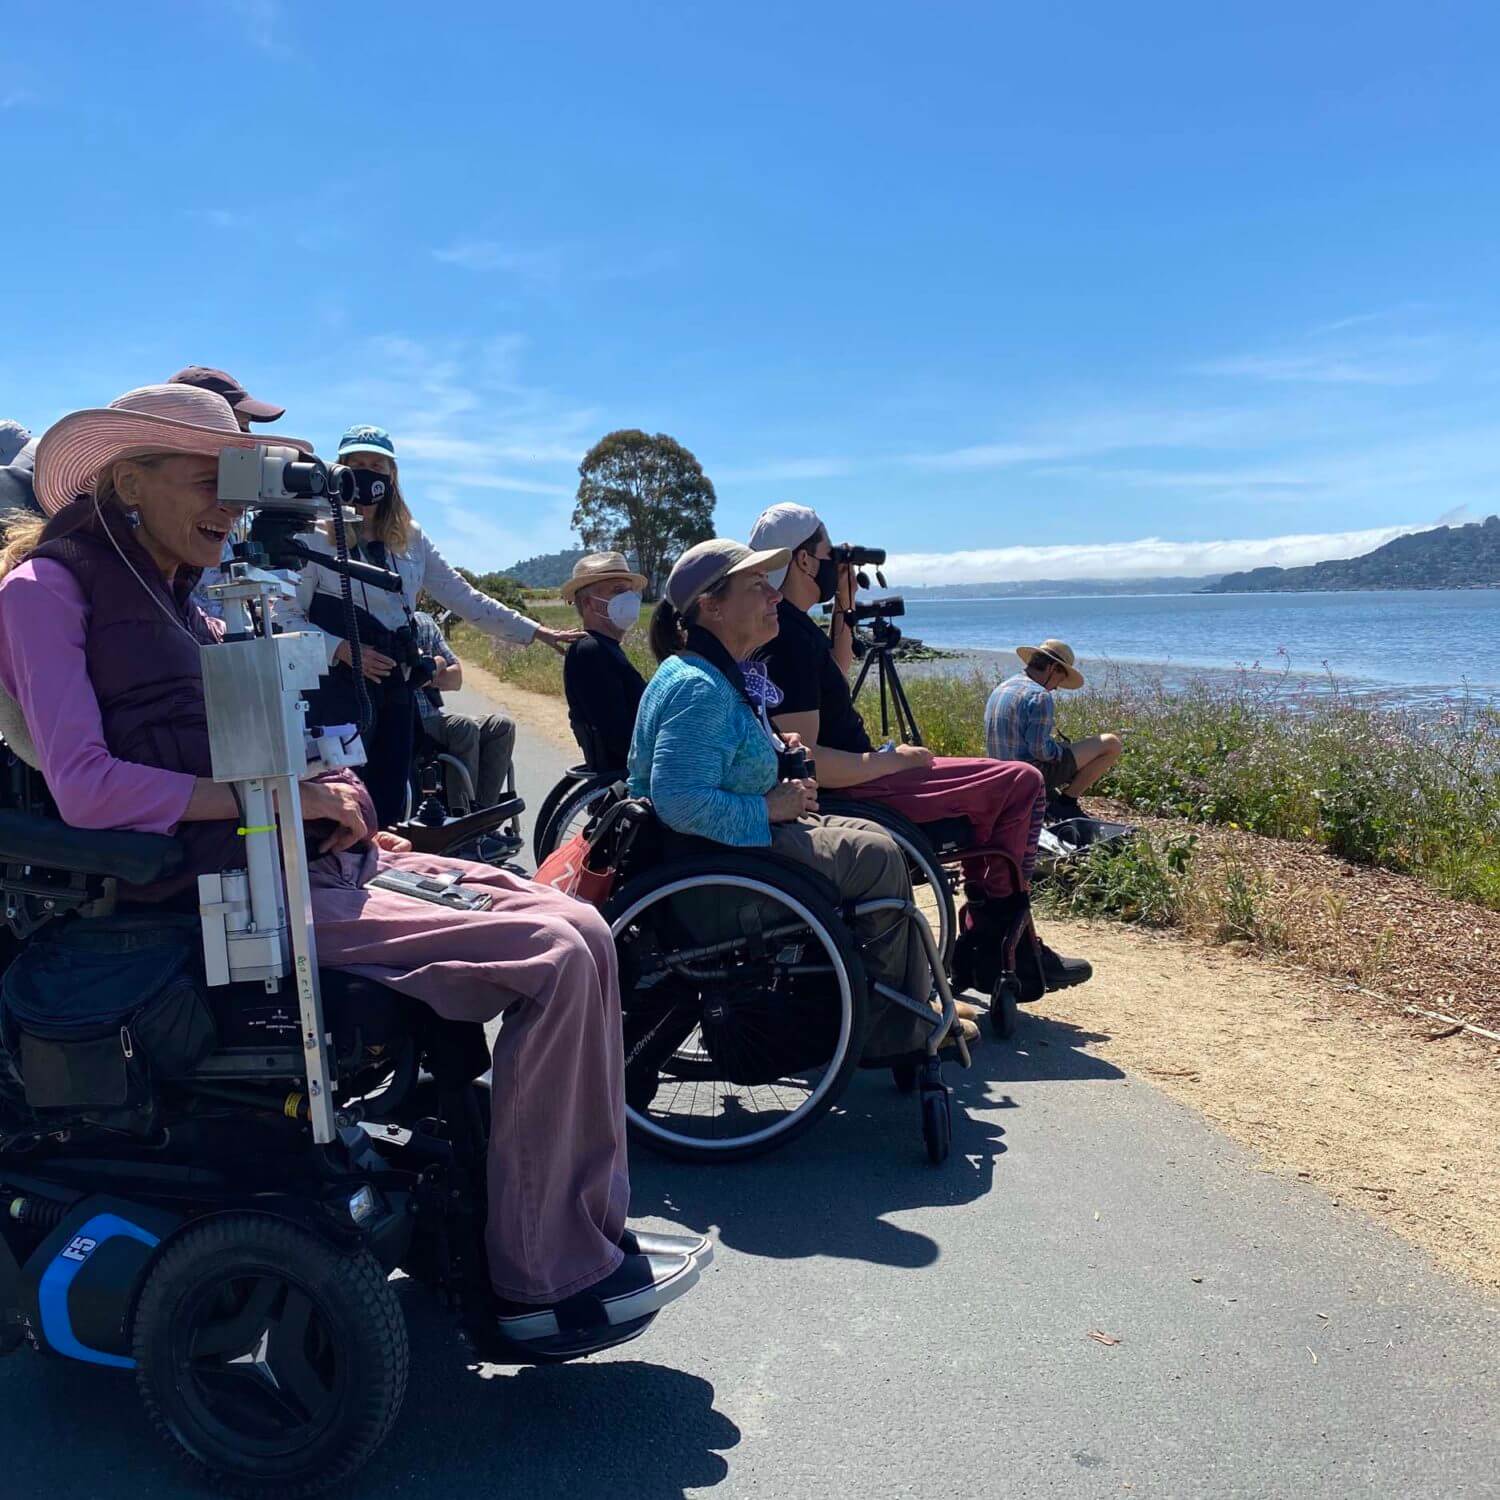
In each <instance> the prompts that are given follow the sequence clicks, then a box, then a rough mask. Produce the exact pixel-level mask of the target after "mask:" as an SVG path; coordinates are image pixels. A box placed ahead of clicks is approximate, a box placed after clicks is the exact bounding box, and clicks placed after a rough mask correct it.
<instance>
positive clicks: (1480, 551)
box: [1202, 516, 1500, 594]
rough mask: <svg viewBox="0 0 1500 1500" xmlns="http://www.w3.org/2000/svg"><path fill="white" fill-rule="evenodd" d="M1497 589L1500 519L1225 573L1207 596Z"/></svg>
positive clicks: (1208, 589) (1449, 527)
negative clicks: (1325, 558)
mask: <svg viewBox="0 0 1500 1500" xmlns="http://www.w3.org/2000/svg"><path fill="white" fill-rule="evenodd" d="M1476 588H1490V589H1493V588H1500V516H1491V517H1490V518H1489V519H1488V520H1486V521H1475V522H1473V523H1472V524H1470V525H1468V526H1437V527H1434V528H1433V529H1432V530H1431V531H1416V532H1413V533H1412V534H1411V535H1410V536H1398V537H1397V538H1396V539H1395V540H1394V541H1390V542H1387V543H1386V544H1385V546H1383V547H1377V548H1376V549H1375V550H1374V551H1373V552H1367V553H1365V555H1364V556H1363V557H1348V558H1342V559H1339V560H1336V561H1333V562H1320V563H1313V564H1311V565H1310V566H1308V567H1305V568H1252V569H1251V570H1250V571H1249V572H1248V573H1228V574H1226V575H1225V576H1224V577H1223V578H1221V579H1220V580H1219V581H1218V582H1217V583H1216V584H1214V585H1213V586H1212V587H1211V588H1206V589H1204V590H1203V591H1202V592H1204V593H1205V594H1258V593H1267V592H1276V593H1308V592H1313V591H1321V590H1326V589H1476Z"/></svg>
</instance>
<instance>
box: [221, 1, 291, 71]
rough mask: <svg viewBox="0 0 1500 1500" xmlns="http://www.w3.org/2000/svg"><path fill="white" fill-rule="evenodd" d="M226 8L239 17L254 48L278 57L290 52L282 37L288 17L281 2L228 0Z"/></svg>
mask: <svg viewBox="0 0 1500 1500" xmlns="http://www.w3.org/2000/svg"><path fill="white" fill-rule="evenodd" d="M226 8H227V9H228V11H229V13H230V14H231V15H233V16H236V17H238V19H239V22H240V25H241V26H242V28H243V29H244V33H245V36H246V38H247V40H248V41H249V42H250V44H251V45H252V46H253V47H257V48H259V49H260V51H262V52H270V53H272V54H274V55H275V56H278V57H280V56H284V55H285V54H286V53H287V52H288V51H289V50H290V47H289V44H288V43H287V42H286V41H285V40H284V39H283V35H282V30H283V26H284V24H285V21H286V15H285V12H284V11H283V9H282V5H281V0H228V4H227V7H226Z"/></svg>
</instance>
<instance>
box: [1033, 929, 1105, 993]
mask: <svg viewBox="0 0 1500 1500" xmlns="http://www.w3.org/2000/svg"><path fill="white" fill-rule="evenodd" d="M1037 946H1038V947H1039V948H1040V949H1041V950H1042V977H1043V978H1044V979H1045V980H1046V982H1047V988H1048V989H1049V990H1066V989H1070V988H1071V987H1072V986H1073V985H1075V984H1087V983H1088V982H1089V980H1090V979H1092V978H1093V977H1094V966H1093V965H1092V964H1091V963H1090V962H1089V961H1088V959H1086V958H1064V957H1063V956H1062V955H1061V954H1060V953H1054V952H1053V951H1052V950H1051V949H1050V948H1049V947H1048V946H1047V945H1046V944H1045V943H1043V942H1040V941H1039V942H1038V944H1037Z"/></svg>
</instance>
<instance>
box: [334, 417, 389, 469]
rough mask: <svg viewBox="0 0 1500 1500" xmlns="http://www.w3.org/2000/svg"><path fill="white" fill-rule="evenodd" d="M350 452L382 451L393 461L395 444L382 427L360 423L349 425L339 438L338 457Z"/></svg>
mask: <svg viewBox="0 0 1500 1500" xmlns="http://www.w3.org/2000/svg"><path fill="white" fill-rule="evenodd" d="M350 453H383V454H385V456H386V457H387V458H389V459H391V460H393V461H394V459H395V457H396V445H395V444H394V443H393V442H392V441H391V435H390V433H388V432H387V431H386V430H385V428H384V427H370V426H367V425H361V426H358V427H351V428H350V429H349V430H348V432H346V433H345V434H344V435H343V437H341V438H340V439H339V457H340V458H344V457H345V456H346V455H348V454H350Z"/></svg>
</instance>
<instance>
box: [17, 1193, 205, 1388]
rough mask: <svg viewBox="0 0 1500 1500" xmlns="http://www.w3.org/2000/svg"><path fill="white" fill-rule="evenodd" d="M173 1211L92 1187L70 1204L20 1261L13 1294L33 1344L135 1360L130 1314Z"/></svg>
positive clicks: (90, 1358) (174, 1224)
mask: <svg viewBox="0 0 1500 1500" xmlns="http://www.w3.org/2000/svg"><path fill="white" fill-rule="evenodd" d="M182 1222H183V1221H182V1218H181V1216H180V1215H178V1214H173V1213H168V1212H166V1211H165V1210H163V1209H157V1208H147V1207H145V1206H144V1205H142V1204H138V1203H129V1202H126V1201H124V1200H122V1199H118V1198H110V1197H106V1196H104V1195H103V1194H96V1195H93V1196H90V1197H88V1198H85V1199H84V1200H83V1201H82V1202H81V1203H78V1204H76V1205H75V1206H74V1207H72V1208H70V1209H69V1210H68V1212H67V1214H66V1215H65V1216H64V1218H63V1220H62V1222H61V1223H60V1224H59V1225H58V1226H57V1227H56V1228H55V1229H54V1230H53V1231H52V1232H51V1233H50V1234H49V1235H48V1236H47V1237H46V1239H44V1240H43V1241H42V1243H41V1244H40V1245H38V1246H37V1247H36V1249H35V1250H34V1251H32V1253H31V1254H30V1255H29V1256H28V1257H27V1258H26V1260H25V1262H24V1263H23V1265H22V1266H21V1274H20V1278H19V1281H20V1285H19V1286H18V1288H17V1299H16V1300H17V1302H18V1303H19V1305H20V1310H21V1315H22V1317H23V1318H24V1319H25V1323H26V1328H27V1331H28V1333H29V1334H30V1336H31V1338H32V1340H33V1341H34V1342H35V1344H36V1346H37V1347H38V1348H39V1349H42V1350H44V1351H46V1352H48V1353H51V1354H60V1355H63V1356H64V1357H65V1358H68V1359H77V1360H82V1361H83V1362H84V1363H86V1364H91V1365H107V1366H111V1367H113V1368H114V1369H117V1370H130V1369H134V1368H135V1360H134V1359H132V1358H131V1357H130V1315H131V1310H132V1309H133V1308H134V1306H135V1301H136V1297H137V1294H138V1293H139V1291H140V1288H141V1286H142V1284H143V1283H144V1281H145V1278H146V1274H147V1272H148V1271H149V1270H150V1267H151V1264H152V1262H153V1261H154V1260H155V1257H156V1251H157V1247H158V1246H159V1245H160V1244H161V1242H162V1241H163V1240H165V1239H166V1238H167V1237H168V1236H169V1235H171V1234H172V1232H173V1231H174V1230H175V1229H177V1228H178V1226H179V1225H180V1224H181V1223H182Z"/></svg>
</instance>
